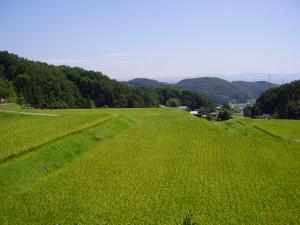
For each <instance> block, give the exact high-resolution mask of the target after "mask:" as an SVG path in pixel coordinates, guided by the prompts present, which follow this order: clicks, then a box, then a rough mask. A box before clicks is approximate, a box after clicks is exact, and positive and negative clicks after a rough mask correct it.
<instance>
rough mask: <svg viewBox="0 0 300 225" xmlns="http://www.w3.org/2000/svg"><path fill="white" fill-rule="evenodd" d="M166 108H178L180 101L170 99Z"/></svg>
mask: <svg viewBox="0 0 300 225" xmlns="http://www.w3.org/2000/svg"><path fill="white" fill-rule="evenodd" d="M166 106H168V107H178V106H179V99H178V98H170V99H168V100H167V101H166Z"/></svg>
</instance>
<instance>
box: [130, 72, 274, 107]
mask: <svg viewBox="0 0 300 225" xmlns="http://www.w3.org/2000/svg"><path fill="white" fill-rule="evenodd" d="M125 83H127V84H129V85H132V86H137V87H158V86H165V85H172V86H178V87H182V88H184V89H187V90H191V91H196V92H198V93H202V94H206V95H207V96H208V97H209V98H210V99H211V100H213V101H214V102H215V103H217V104H224V103H226V102H228V101H235V102H246V101H247V100H249V99H251V98H258V97H259V95H260V94H262V93H263V92H264V91H266V90H268V89H270V88H273V87H277V86H278V85H277V84H273V83H270V82H266V81H256V82H247V81H232V82H229V81H227V80H224V79H221V78H216V77H200V78H189V79H183V80H181V81H179V82H177V83H174V84H168V83H163V82H159V81H157V80H152V79H147V78H136V79H133V80H130V81H128V82H125Z"/></svg>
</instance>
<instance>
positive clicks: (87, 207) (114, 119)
mask: <svg viewBox="0 0 300 225" xmlns="http://www.w3.org/2000/svg"><path fill="white" fill-rule="evenodd" d="M36 113H40V114H55V115H57V116H55V117H54V116H53V117H49V116H42V115H40V116H39V115H31V114H28V115H27V114H13V113H8V112H0V124H1V126H0V132H1V142H0V154H1V157H2V158H5V157H8V156H9V158H8V159H7V160H5V161H2V162H1V163H0V202H1V204H0V224H60V225H63V224H139V225H141V224H166V225H167V224H170V225H171V224H174V225H176V224H183V218H184V217H185V215H187V214H190V215H192V218H193V220H194V221H196V222H197V224H300V216H299V215H300V208H299V207H300V200H299V199H300V191H299V185H300V176H299V175H300V174H299V169H300V153H299V151H300V143H298V142H297V141H296V140H298V137H299V136H300V123H299V121H281V120H250V119H240V118H238V119H235V120H230V121H227V122H224V123H218V124H215V123H214V122H209V121H206V120H203V119H199V118H197V117H194V116H192V115H190V114H189V113H187V112H184V111H182V110H177V109H90V110H39V111H38V112H36ZM19 124H20V125H19ZM24 124H26V126H25V125H24ZM44 124H45V125H44ZM19 129H20V130H19ZM3 135H5V136H4V137H5V138H2V137H3ZM14 143H15V144H14ZM32 146H34V147H32ZM19 152H23V153H22V154H16V153H19Z"/></svg>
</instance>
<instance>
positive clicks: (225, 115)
mask: <svg viewBox="0 0 300 225" xmlns="http://www.w3.org/2000/svg"><path fill="white" fill-rule="evenodd" d="M218 118H219V119H220V120H221V121H224V120H229V119H231V113H230V112H229V111H228V110H226V109H223V110H221V111H220V112H219V115H218Z"/></svg>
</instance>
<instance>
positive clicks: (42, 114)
mask: <svg viewBox="0 0 300 225" xmlns="http://www.w3.org/2000/svg"><path fill="white" fill-rule="evenodd" d="M0 112H4V113H14V114H23V115H32V116H59V115H57V114H48V113H31V112H18V111H11V110H0Z"/></svg>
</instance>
